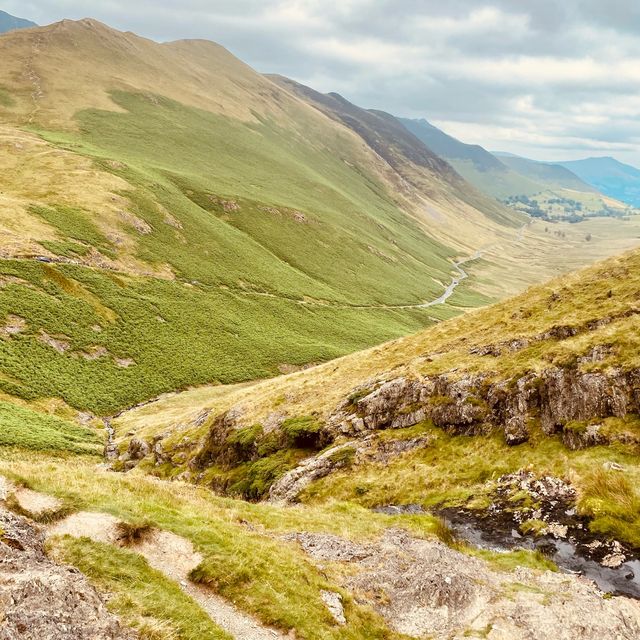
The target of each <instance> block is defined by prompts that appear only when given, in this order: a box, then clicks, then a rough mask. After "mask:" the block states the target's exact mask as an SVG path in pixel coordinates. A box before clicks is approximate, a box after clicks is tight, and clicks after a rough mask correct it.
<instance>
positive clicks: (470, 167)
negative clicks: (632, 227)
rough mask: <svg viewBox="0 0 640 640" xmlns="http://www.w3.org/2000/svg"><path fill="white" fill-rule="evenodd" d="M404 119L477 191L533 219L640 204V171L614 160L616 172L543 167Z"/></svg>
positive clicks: (568, 166)
mask: <svg viewBox="0 0 640 640" xmlns="http://www.w3.org/2000/svg"><path fill="white" fill-rule="evenodd" d="M399 120H400V122H402V124H403V125H404V126H405V127H406V128H407V129H408V130H409V131H410V132H411V133H413V134H414V135H415V136H416V137H417V138H418V139H419V140H421V141H422V142H423V143H424V144H425V145H426V146H427V147H429V149H431V150H432V151H433V152H434V153H436V154H438V155H439V156H440V157H442V158H444V159H446V160H447V161H448V162H449V163H450V164H451V165H452V166H453V167H454V168H455V169H456V170H457V171H458V173H460V175H462V176H463V177H465V178H466V179H467V180H468V181H469V182H470V183H471V184H473V185H474V186H475V187H477V188H478V189H480V190H481V191H484V192H485V193H487V194H489V195H492V196H494V197H495V198H498V199H499V200H502V201H504V202H508V203H510V204H511V205H513V206H516V207H517V208H521V209H522V210H523V211H526V212H527V213H529V214H532V215H537V216H539V217H548V216H551V217H554V216H561V217H566V216H574V217H575V216H576V215H583V214H586V215H599V214H601V213H604V214H606V215H610V214H611V212H617V214H622V213H623V212H624V211H625V210H626V209H627V207H628V205H633V206H635V205H638V204H639V202H640V183H638V182H634V181H637V180H638V179H637V178H636V177H635V176H634V174H633V173H632V172H633V171H636V174H640V172H639V171H637V170H635V169H633V167H627V166H626V165H622V164H620V163H617V162H616V161H615V160H613V159H609V160H610V161H611V162H613V163H615V167H613V166H609V167H608V168H607V167H603V166H593V167H592V168H590V167H586V166H585V167H584V168H583V167H580V170H578V168H575V169H574V166H573V164H574V163H552V162H539V161H536V160H530V159H528V158H522V157H520V156H516V155H513V154H510V153H502V152H490V151H487V150H486V149H484V148H483V147H481V146H479V145H474V144H466V143H464V142H461V141H460V140H458V139H456V138H454V137H453V136H450V135H449V134H447V133H445V132H444V131H442V130H440V129H438V128H437V127H435V126H434V125H432V124H431V123H430V122H428V121H427V120H424V119H419V120H410V119H407V118H399ZM594 160H595V159H594ZM602 160H605V159H602ZM584 162H589V161H584ZM623 167H624V168H625V170H624V171H623V170H622V168H623ZM629 170H630V171H629ZM634 189H635V191H634ZM634 195H635V200H634Z"/></svg>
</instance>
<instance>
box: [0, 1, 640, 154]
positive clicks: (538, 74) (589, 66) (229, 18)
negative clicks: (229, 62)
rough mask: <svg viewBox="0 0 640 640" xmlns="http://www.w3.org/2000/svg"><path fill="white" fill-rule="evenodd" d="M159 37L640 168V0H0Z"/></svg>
mask: <svg viewBox="0 0 640 640" xmlns="http://www.w3.org/2000/svg"><path fill="white" fill-rule="evenodd" d="M0 8H1V9H3V10H5V11H8V12H9V13H11V14H13V15H16V16H19V17H23V18H29V19H31V20H34V21H36V22H37V23H39V24H48V23H50V22H54V21H57V20H60V19H62V18H71V19H79V18H84V17H91V18H95V19H98V20H101V21H102V22H105V23H107V24H109V25H111V26H112V27H115V28H118V29H121V30H128V31H134V32H135V33H138V34H140V35H143V36H146V37H149V38H152V39H154V40H158V41H167V40H176V39H181V38H206V39H210V40H214V41H216V42H218V43H220V44H222V45H224V46H225V47H226V48H228V49H229V50H230V51H231V52H232V53H234V54H235V55H237V56H238V57H239V58H241V59H242V60H244V61H245V62H247V63H248V64H250V65H251V66H252V67H254V68H255V69H257V70H258V71H261V72H265V73H266V72H269V73H280V74H282V75H286V76H288V77H291V78H293V79H295V80H297V81H299V82H302V83H304V84H307V85H310V86H312V87H313V88H315V89H317V90H319V91H325V92H328V91H337V92H338V93H340V94H342V95H343V96H345V97H346V98H347V99H349V100H350V101H352V102H355V103H356V104H358V105H359V106H362V107H368V108H376V109H383V110H385V111H388V112H390V113H393V114H394V115H398V116H405V117H411V118H426V119H428V120H429V121H430V122H432V123H433V124H435V125H436V126H439V127H441V128H442V129H444V130H445V131H446V132H447V133H450V134H451V135H454V136H456V137H458V138H460V139H461V140H463V141H465V142H470V143H474V144H481V145H483V146H484V147H486V148H488V149H491V150H499V151H508V152H511V153H517V154H520V155H524V156H527V157H531V158H535V159H538V160H552V161H553V160H563V159H567V160H568V159H575V158H582V157H587V156H605V155H608V156H613V157H615V158H617V159H619V160H621V161H623V162H629V163H631V164H635V165H636V166H640V0H493V1H491V0H338V1H336V2H330V1H327V0H153V1H151V0H135V2H131V0H129V1H128V2H125V1H124V0H102V1H101V2H94V3H88V2H81V1H79V0H13V1H12V0H0Z"/></svg>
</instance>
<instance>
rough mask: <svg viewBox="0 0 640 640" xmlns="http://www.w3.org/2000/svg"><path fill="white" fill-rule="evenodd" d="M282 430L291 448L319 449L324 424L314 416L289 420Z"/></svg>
mask: <svg viewBox="0 0 640 640" xmlns="http://www.w3.org/2000/svg"><path fill="white" fill-rule="evenodd" d="M280 428H281V429H282V432H283V433H284V434H285V436H286V438H287V441H288V443H289V445H290V446H293V447H300V448H309V449H317V448H318V447H319V445H320V442H321V438H322V428H323V424H322V422H320V421H319V420H318V419H317V418H315V417H314V416H300V417H297V418H288V419H287V420H285V421H284V422H283V423H282V426H281V427H280Z"/></svg>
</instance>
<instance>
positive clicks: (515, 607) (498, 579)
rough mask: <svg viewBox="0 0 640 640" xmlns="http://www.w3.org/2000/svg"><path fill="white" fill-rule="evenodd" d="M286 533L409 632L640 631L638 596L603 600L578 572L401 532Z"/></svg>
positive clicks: (622, 636) (621, 639) (617, 639)
mask: <svg viewBox="0 0 640 640" xmlns="http://www.w3.org/2000/svg"><path fill="white" fill-rule="evenodd" d="M289 539H293V540H296V541H297V542H298V543H299V544H300V546H301V547H302V549H303V550H304V551H305V552H306V553H307V554H308V555H309V556H310V557H311V559H312V560H314V561H315V562H317V563H319V565H320V566H323V565H324V563H327V562H332V563H333V562H340V563H344V565H345V566H347V567H348V570H347V571H344V572H342V573H341V575H342V576H343V580H344V586H345V587H346V588H348V589H350V590H351V591H352V592H353V593H354V596H355V597H356V598H357V599H358V600H360V601H364V602H366V603H367V604H369V605H370V606H371V607H373V608H374V609H376V610H377V611H378V612H379V613H380V614H381V615H382V616H383V617H384V619H385V620H386V622H387V623H388V624H389V626H391V627H392V628H393V629H394V630H395V631H397V632H399V633H403V634H406V635H407V636H410V637H415V638H423V637H434V638H452V639H454V640H458V639H460V640H461V639H462V638H468V637H484V638H489V639H490V640H513V639H515V638H523V639H525V638H526V639H530V640H574V639H575V638H581V639H582V640H632V639H634V640H635V639H636V638H637V637H639V634H640V602H637V601H634V600H630V599H627V598H612V599H603V598H602V596H601V595H600V593H599V592H598V591H597V589H596V588H595V587H594V585H593V583H591V582H590V581H588V580H584V579H582V578H578V577H576V576H571V575H567V574H561V573H553V572H550V571H546V572H542V573H541V572H535V571H533V570H530V569H524V568H519V569H517V570H516V571H515V572H513V573H502V572H499V571H495V570H492V569H491V568H490V567H489V566H488V565H487V564H486V563H484V562H483V561H481V560H479V559H477V558H472V557H470V556H467V555H464V554H462V553H460V552H458V551H455V550H453V549H451V548H449V547H447V546H445V545H444V544H442V543H440V542H435V541H433V540H418V539H415V538H412V537H411V536H410V535H409V534H408V533H406V532H404V531H398V530H390V531H387V532H386V533H385V535H384V537H383V538H382V539H381V540H379V541H378V542H372V543H367V544H356V543H353V542H351V541H349V540H345V539H342V538H339V537H338V536H329V535H324V534H313V533H300V534H297V535H295V536H289Z"/></svg>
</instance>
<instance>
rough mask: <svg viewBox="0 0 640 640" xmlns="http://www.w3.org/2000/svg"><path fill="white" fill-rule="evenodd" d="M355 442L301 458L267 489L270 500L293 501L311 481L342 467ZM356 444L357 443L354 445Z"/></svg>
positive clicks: (347, 460)
mask: <svg viewBox="0 0 640 640" xmlns="http://www.w3.org/2000/svg"><path fill="white" fill-rule="evenodd" d="M354 445H356V443H352V442H347V443H345V444H342V445H338V446H336V447H331V449H328V450H327V451H325V452H324V453H321V454H320V455H318V456H314V457H312V458H307V459H306V460H303V461H302V462H301V463H300V464H299V465H298V466H297V467H296V468H295V469H292V470H291V471H289V472H288V473H285V474H284V476H282V478H280V479H279V480H278V481H277V482H276V483H274V484H273V485H272V486H271V489H270V490H269V500H270V501H271V502H293V501H294V500H295V499H296V498H297V497H298V494H300V492H301V491H302V490H303V489H305V488H306V487H308V486H309V485H310V484H311V483H312V482H313V481H315V480H319V479H320V478H324V477H325V476H328V475H329V474H330V473H333V472H334V471H337V470H338V469H343V468H344V467H346V466H347V465H348V464H349V461H350V459H352V456H353V453H354V452H355V449H354ZM356 446H357V445H356Z"/></svg>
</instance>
